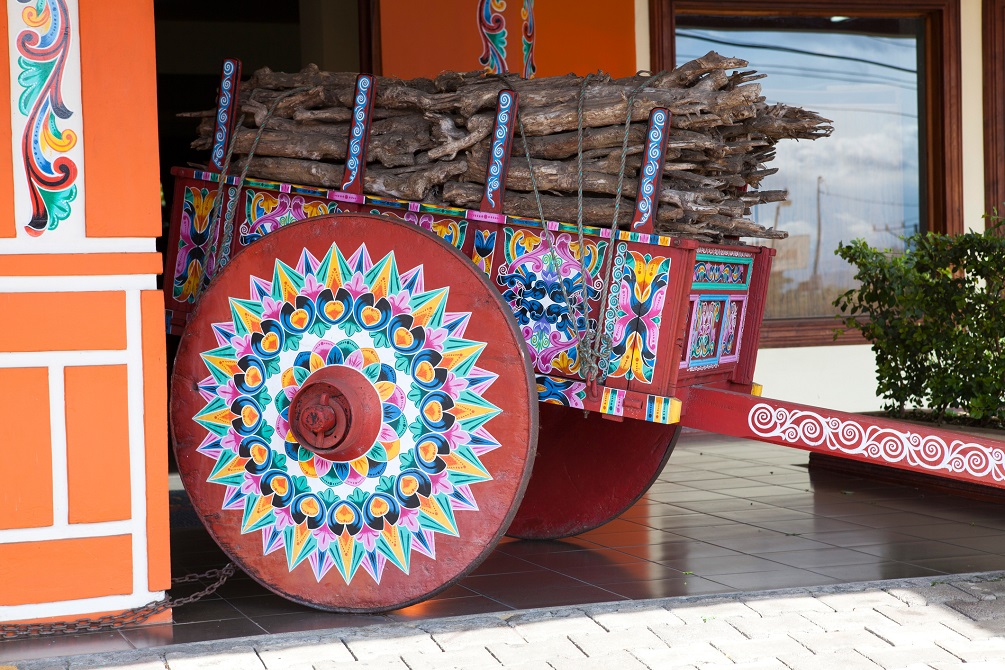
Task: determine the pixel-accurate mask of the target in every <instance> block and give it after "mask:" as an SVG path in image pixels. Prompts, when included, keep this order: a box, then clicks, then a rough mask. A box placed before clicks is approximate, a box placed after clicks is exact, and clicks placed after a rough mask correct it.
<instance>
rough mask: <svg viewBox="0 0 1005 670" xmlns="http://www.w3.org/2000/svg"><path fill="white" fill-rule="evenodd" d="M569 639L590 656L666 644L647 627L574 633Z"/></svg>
mask: <svg viewBox="0 0 1005 670" xmlns="http://www.w3.org/2000/svg"><path fill="white" fill-rule="evenodd" d="M569 639H570V640H572V643H573V644H574V645H576V646H577V647H579V648H580V649H582V650H583V652H584V653H585V654H586V655H587V656H590V657H593V656H599V655H603V654H607V653H611V652H613V651H617V650H619V649H624V650H628V649H631V650H636V649H662V648H664V647H666V646H667V644H666V642H664V641H663V639H662V638H660V637H659V636H658V635H656V634H655V633H653V632H652V631H651V630H649V629H648V628H632V629H627V630H619V631H614V632H611V633H593V634H591V635H581V634H574V635H570V636H569Z"/></svg>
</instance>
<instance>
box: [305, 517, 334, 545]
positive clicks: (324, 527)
mask: <svg viewBox="0 0 1005 670" xmlns="http://www.w3.org/2000/svg"><path fill="white" fill-rule="evenodd" d="M311 534H312V535H314V537H315V538H316V539H317V541H318V549H320V550H321V551H327V549H328V545H329V544H331V543H332V542H334V541H335V539H336V536H335V533H334V532H333V531H332V529H331V528H329V527H328V524H326V523H323V524H321V525H320V526H318V527H317V528H315V529H314V530H313V531H312V532H311Z"/></svg>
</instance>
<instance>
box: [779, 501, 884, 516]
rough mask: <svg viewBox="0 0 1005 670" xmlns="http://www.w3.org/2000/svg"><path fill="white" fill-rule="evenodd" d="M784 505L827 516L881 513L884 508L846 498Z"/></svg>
mask: <svg viewBox="0 0 1005 670" xmlns="http://www.w3.org/2000/svg"><path fill="white" fill-rule="evenodd" d="M784 507H786V508H788V509H792V510H798V511H801V512H806V513H808V514H815V515H818V516H829V517H834V518H838V519H840V518H843V517H846V516H856V515H861V514H881V513H883V512H885V511H886V510H885V509H883V508H880V507H877V506H876V505H872V504H870V503H860V502H854V501H851V500H847V501H845V502H839V503H833V502H830V503H829V502H824V501H822V500H821V501H812V500H811V501H809V502H807V503H806V504H802V503H796V504H786V505H784Z"/></svg>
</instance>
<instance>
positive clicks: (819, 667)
mask: <svg viewBox="0 0 1005 670" xmlns="http://www.w3.org/2000/svg"><path fill="white" fill-rule="evenodd" d="M778 660H780V661H781V662H782V663H784V664H785V665H786V666H787V667H788V668H789V669H790V670H879V669H880V666H879V665H877V664H876V663H874V662H872V661H870V660H869V659H868V658H866V657H865V656H863V655H862V654H860V653H858V652H856V651H855V650H853V649H841V650H839V651H833V652H830V653H827V654H817V655H815V656H812V657H810V658H807V657H805V656H797V657H795V658H788V657H786V656H784V655H782V656H779V658H778Z"/></svg>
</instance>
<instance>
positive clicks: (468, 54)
mask: <svg viewBox="0 0 1005 670" xmlns="http://www.w3.org/2000/svg"><path fill="white" fill-rule="evenodd" d="M505 4H506V8H505V10H503V17H504V18H505V20H506V31H507V36H506V62H507V65H508V67H509V70H510V71H511V72H516V73H519V72H520V71H522V69H523V47H522V38H521V34H522V27H523V21H522V19H521V16H520V10H521V8H522V7H523V3H522V2H521V1H520V0H508V1H507V2H506V3H505ZM432 8H435V9H432ZM477 10H478V2H477V0H437V2H435V3H420V2H414V0H380V45H381V60H382V69H383V74H384V75H387V76H395V77H402V78H410V77H431V76H435V75H436V74H438V73H439V72H441V71H443V70H457V71H461V72H465V71H469V70H480V69H482V66H481V65H480V64H479V62H478V57H479V56H480V55H481V52H482V43H481V37H480V35H479V32H478V12H477ZM534 19H535V26H536V36H535V62H536V63H537V74H538V76H543V77H548V76H552V75H557V74H567V73H569V72H575V73H577V74H586V73H588V72H594V71H596V70H598V69H599V70H604V71H605V72H609V73H611V74H613V75H614V76H618V77H621V76H627V75H631V74H634V73H635V3H634V0H536V2H535V3H534Z"/></svg>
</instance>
